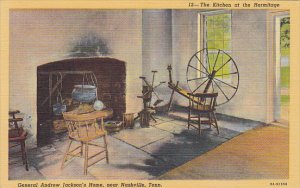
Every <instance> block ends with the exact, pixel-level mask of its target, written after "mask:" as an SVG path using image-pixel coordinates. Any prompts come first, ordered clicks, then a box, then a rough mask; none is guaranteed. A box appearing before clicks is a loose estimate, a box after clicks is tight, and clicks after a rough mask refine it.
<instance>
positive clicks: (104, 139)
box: [103, 136, 109, 164]
mask: <svg viewBox="0 0 300 188" xmlns="http://www.w3.org/2000/svg"><path fill="white" fill-rule="evenodd" d="M103 141H104V147H105V156H106V163H107V164H108V163H109V159H108V150H107V141H106V136H103Z"/></svg>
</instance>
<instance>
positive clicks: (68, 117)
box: [61, 111, 109, 175]
mask: <svg viewBox="0 0 300 188" xmlns="http://www.w3.org/2000/svg"><path fill="white" fill-rule="evenodd" d="M105 116H106V114H104V112H103V113H101V111H95V112H91V113H86V114H74V113H71V112H65V113H63V117H64V120H65V122H66V124H67V127H68V134H69V138H70V143H69V145H68V148H67V151H66V153H65V155H64V158H63V162H62V165H61V168H63V167H64V164H65V162H66V161H68V160H70V159H72V158H74V157H83V158H84V175H87V169H88V167H90V166H92V165H93V164H95V163H97V162H99V161H101V160H103V159H104V158H106V163H109V159H108V151H107V141H106V131H105V130H104V121H103V118H104V117H105ZM99 119H100V121H101V124H99V121H98V120H99ZM101 137H103V142H104V144H103V145H99V144H97V143H95V142H94V141H95V140H96V139H98V138H101ZM73 141H75V142H78V143H80V145H79V146H77V147H75V148H74V149H71V145H72V143H73ZM89 146H95V147H99V148H101V150H100V151H99V152H97V153H96V154H93V155H91V156H89ZM83 147H84V148H85V152H84V153H83ZM103 152H105V156H104V157H101V158H100V159H97V160H93V161H92V163H89V161H90V160H91V159H94V158H95V157H97V156H99V155H100V154H102V153H103Z"/></svg>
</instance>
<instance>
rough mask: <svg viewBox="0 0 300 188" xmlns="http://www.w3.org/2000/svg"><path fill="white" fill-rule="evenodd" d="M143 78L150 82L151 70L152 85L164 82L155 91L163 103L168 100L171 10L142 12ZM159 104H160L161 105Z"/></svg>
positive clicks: (170, 60)
mask: <svg viewBox="0 0 300 188" xmlns="http://www.w3.org/2000/svg"><path fill="white" fill-rule="evenodd" d="M142 32H143V52H142V58H143V76H146V77H147V80H148V81H152V75H153V74H152V72H151V71H153V70H156V71H158V72H157V73H156V74H155V82H154V85H157V84H159V82H162V81H165V82H166V83H165V84H163V85H161V86H160V87H158V88H157V89H156V91H157V92H159V93H160V95H159V97H160V99H163V100H164V102H163V103H167V102H168V100H169V93H170V92H169V89H168V87H167V81H168V71H167V66H168V65H169V64H171V63H172V11H171V10H143V31H142ZM163 103H161V104H163Z"/></svg>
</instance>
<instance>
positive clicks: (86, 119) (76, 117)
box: [63, 112, 105, 139]
mask: <svg viewBox="0 0 300 188" xmlns="http://www.w3.org/2000/svg"><path fill="white" fill-rule="evenodd" d="M63 117H64V120H65V122H66V124H67V127H68V133H69V136H70V137H72V138H74V137H76V138H79V139H85V138H89V137H90V136H92V133H95V132H100V131H102V132H105V130H104V129H103V125H102V124H100V125H99V124H98V122H97V119H98V118H99V115H95V114H92V113H90V114H74V113H70V112H64V113H63Z"/></svg>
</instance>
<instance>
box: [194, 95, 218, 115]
mask: <svg viewBox="0 0 300 188" xmlns="http://www.w3.org/2000/svg"><path fill="white" fill-rule="evenodd" d="M188 95H189V107H190V108H192V109H195V110H204V111H209V110H214V109H215V106H216V100H217V96H218V93H188Z"/></svg>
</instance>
